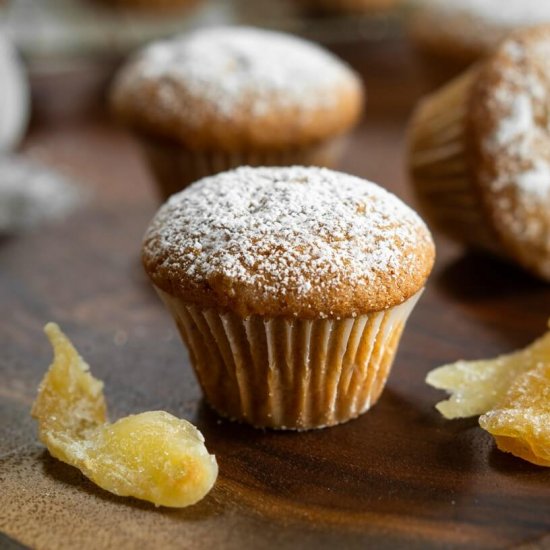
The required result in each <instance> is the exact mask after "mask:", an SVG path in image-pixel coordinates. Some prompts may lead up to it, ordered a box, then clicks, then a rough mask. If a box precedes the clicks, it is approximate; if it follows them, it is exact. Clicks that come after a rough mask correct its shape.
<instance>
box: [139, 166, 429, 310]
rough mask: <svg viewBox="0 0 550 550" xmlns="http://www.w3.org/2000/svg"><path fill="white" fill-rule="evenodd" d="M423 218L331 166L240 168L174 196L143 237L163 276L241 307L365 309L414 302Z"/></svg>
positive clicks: (219, 303)
mask: <svg viewBox="0 0 550 550" xmlns="http://www.w3.org/2000/svg"><path fill="white" fill-rule="evenodd" d="M434 254H435V251H434V245H433V241H432V239H431V236H430V233H429V231H428V230H427V228H426V226H425V225H424V224H423V222H422V221H421V220H420V218H419V217H418V216H417V215H416V214H415V213H414V212H413V211H412V210H411V209H409V208H408V207H406V206H405V205H404V204H403V203H401V202H400V201H399V200H398V199H397V198H396V197H394V196H393V195H391V194H389V193H387V192H386V191H384V190H383V189H381V188H379V187H378V186H376V185H374V184H371V183H369V182H366V181H364V180H360V179H359V178H354V177H352V176H347V175H345V174H340V173H337V172H332V171H330V170H326V169H317V168H299V167H294V168H256V169H253V168H241V169H238V170H235V171H232V172H226V173H224V174H219V175H218V176H214V177H212V178H206V179H205V180H201V182H199V183H196V184H194V185H192V186H191V187H189V188H187V190H185V191H183V192H182V193H179V194H178V195H174V196H173V197H172V198H171V199H170V200H169V201H168V202H167V203H166V204H165V205H164V206H163V207H162V208H161V210H160V211H159V212H158V213H157V215H156V217H155V218H154V220H153V222H152V224H151V226H150V227H149V230H148V231H147V233H146V235H145V239H144V244H143V254H142V258H143V263H144V266H145V270H146V272H147V273H148V275H149V277H150V278H151V280H152V282H153V283H154V284H155V285H156V286H157V287H159V288H160V289H162V290H163V291H165V292H167V293H168V294H171V295H174V296H178V297H180V298H182V299H183V300H184V301H185V302H187V303H189V304H196V305H198V306H199V307H201V308H216V309H217V310H222V311H223V310H230V311H233V312H235V313H237V314H239V315H241V316H244V317H246V316H249V315H253V314H257V315H264V316H273V317H278V316H285V317H290V316H298V317H301V318H312V319H315V318H325V317H330V318H342V317H346V318H347V317H354V316H356V315H362V314H366V313H369V312H372V311H381V310H384V309H387V308H390V307H392V306H395V305H397V304H400V303H403V302H404V301H405V300H407V299H408V298H410V297H411V296H412V295H413V294H415V293H416V292H418V291H419V290H420V289H421V288H422V287H423V286H424V284H425V281H426V279H427V277H428V275H429V273H430V271H431V269H432V266H433V261H434Z"/></svg>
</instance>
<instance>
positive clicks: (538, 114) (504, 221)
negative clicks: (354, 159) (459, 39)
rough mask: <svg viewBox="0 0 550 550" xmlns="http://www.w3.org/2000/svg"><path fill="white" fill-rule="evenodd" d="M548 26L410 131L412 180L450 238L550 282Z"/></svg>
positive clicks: (432, 101) (509, 44)
mask: <svg viewBox="0 0 550 550" xmlns="http://www.w3.org/2000/svg"><path fill="white" fill-rule="evenodd" d="M549 54H550V26H549V25H543V26H539V27H534V28H529V29H524V30H521V31H517V32H516V33H514V34H512V35H511V36H510V37H509V38H508V39H506V40H505V41H504V42H502V44H501V45H500V46H499V47H498V49H497V50H496V52H495V53H494V54H493V55H492V56H491V57H490V58H489V59H488V60H487V61H486V62H484V63H483V64H481V65H479V66H475V67H474V68H472V69H469V71H468V72H467V73H465V74H464V75H463V76H461V77H459V78H458V79H456V80H454V81H453V82H451V83H450V84H448V85H447V86H446V87H444V88H443V89H441V90H439V91H438V92H436V93H434V94H433V95H431V96H429V97H427V98H426V99H425V100H424V101H423V102H422V103H421V104H420V106H419V107H418V109H417V111H416V113H415V115H414V117H413V119H412V122H411V127H410V152H409V154H410V170H411V175H412V181H413V183H414V186H415V188H416V191H417V193H418V196H419V198H420V200H421V202H422V204H423V206H424V209H425V212H426V215H427V216H428V218H429V220H430V221H432V222H433V223H434V225H436V226H437V227H439V228H440V229H441V230H442V231H444V232H446V233H447V234H448V235H449V236H451V237H453V238H455V239H457V240H459V241H462V242H464V243H466V244H469V245H472V246H474V247H483V248H485V249H487V250H490V251H492V252H495V253H497V254H499V255H501V256H504V257H507V258H509V259H511V260H513V261H515V262H517V263H518V264H520V265H522V266H523V267H524V268H526V269H528V270H530V271H531V272H532V273H534V274H536V275H538V276H539V277H542V278H543V279H545V280H547V281H550V131H549V127H550V118H549V117H550V115H549V112H550V92H549V90H550V66H549V65H548V57H549Z"/></svg>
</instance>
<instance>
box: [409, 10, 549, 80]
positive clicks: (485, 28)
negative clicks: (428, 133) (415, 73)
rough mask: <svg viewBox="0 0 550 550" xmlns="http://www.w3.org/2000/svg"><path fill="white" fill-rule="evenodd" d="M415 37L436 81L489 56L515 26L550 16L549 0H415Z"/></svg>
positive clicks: (412, 26) (412, 28) (412, 24)
mask: <svg viewBox="0 0 550 550" xmlns="http://www.w3.org/2000/svg"><path fill="white" fill-rule="evenodd" d="M413 4H415V8H416V9H414V10H413V11H412V13H411V17H410V19H409V29H410V36H411V38H412V40H413V43H414V44H415V46H416V47H417V49H418V51H419V52H420V54H421V57H422V60H423V66H424V68H425V69H426V72H427V74H428V76H429V77H430V80H431V82H432V84H435V85H436V86H438V85H441V84H443V83H444V82H446V81H448V80H450V79H451V78H453V77H455V76H457V75H458V74H459V73H460V72H462V71H463V70H464V69H466V68H467V67H468V66H469V65H471V64H472V63H473V62H475V61H478V60H480V59H482V58H483V57H485V56H487V55H489V54H490V53H491V52H492V51H493V50H494V49H495V48H496V47H497V45H498V44H499V42H500V41H501V40H502V39H504V38H505V37H506V35H507V34H509V33H510V32H511V31H512V30H514V29H517V28H520V27H526V26H531V25H534V24H537V23H544V22H547V21H550V2H548V1H547V0H504V1H503V0H460V1H449V0H415V1H414V2H413Z"/></svg>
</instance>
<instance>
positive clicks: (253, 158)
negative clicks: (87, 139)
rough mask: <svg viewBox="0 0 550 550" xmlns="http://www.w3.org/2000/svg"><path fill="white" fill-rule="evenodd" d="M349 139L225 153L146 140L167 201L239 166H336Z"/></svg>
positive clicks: (147, 149)
mask: <svg viewBox="0 0 550 550" xmlns="http://www.w3.org/2000/svg"><path fill="white" fill-rule="evenodd" d="M345 142H346V138H345V137H343V136H339V137H337V138H333V139H330V140H326V141H323V142H320V143H316V144H314V145H311V146H308V147H303V148H300V147H293V148H291V149H286V150H280V151H248V152H243V153H223V152H218V151H216V152H211V151H205V152H200V151H191V150H188V149H186V148H185V147H184V146H183V145H179V144H173V143H171V142H163V141H153V140H148V139H145V140H142V143H143V146H144V149H145V154H146V157H147V158H148V160H149V164H150V166H151V169H152V172H153V174H154V176H155V178H156V181H157V184H158V186H159V190H160V193H161V196H162V197H163V198H167V197H169V196H170V195H172V194H173V193H177V192H178V191H181V190H182V189H184V188H185V187H187V186H188V185H191V184H192V183H194V182H195V181H197V180H199V179H201V178H204V177H206V176H212V175H214V174H218V173H219V172H225V171H226V170H231V169H232V168H238V167H239V166H294V165H300V166H324V167H327V168H331V167H334V166H335V165H336V164H337V163H338V161H339V159H340V157H341V154H342V151H343V149H344V146H345Z"/></svg>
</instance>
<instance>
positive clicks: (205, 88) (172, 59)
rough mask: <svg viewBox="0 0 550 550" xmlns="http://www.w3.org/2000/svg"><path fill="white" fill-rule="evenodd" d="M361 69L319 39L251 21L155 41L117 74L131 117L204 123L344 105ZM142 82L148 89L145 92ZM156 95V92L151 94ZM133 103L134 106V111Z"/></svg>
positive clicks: (118, 97) (118, 98)
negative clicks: (139, 114)
mask: <svg viewBox="0 0 550 550" xmlns="http://www.w3.org/2000/svg"><path fill="white" fill-rule="evenodd" d="M350 87H351V88H354V89H355V92H356V94H357V95H361V92H360V84H359V81H358V79H357V77H356V76H355V75H354V73H353V72H352V71H351V69H349V68H348V67H347V66H346V65H345V64H344V63H342V62H341V61H340V60H339V59H337V58H336V57H335V56H333V55H332V54H330V53H329V52H328V51H325V50H324V49H322V48H320V47H319V46H317V45H315V44H313V43H310V42H307V41H305V40H302V39H300V38H297V37H294V36H291V35H286V34H282V33H277V32H272V31H266V30H260V29H254V28H248V27H224V28H212V29H200V30H198V31H194V32H192V33H189V34H186V35H182V36H179V37H175V38H173V39H171V40H166V41H164V42H157V43H155V44H153V45H151V46H149V47H147V48H145V49H144V50H143V51H142V52H140V53H139V54H138V55H137V56H136V58H135V59H134V61H133V62H132V63H130V64H129V65H128V66H127V67H126V68H125V69H124V70H123V71H122V73H121V74H120V76H119V78H118V79H117V82H116V85H115V103H118V104H119V110H120V111H121V112H123V113H126V115H127V117H129V118H132V117H134V116H135V115H136V112H139V109H140V106H141V108H142V109H143V110H144V111H145V114H144V113H142V116H146V114H147V111H148V110H151V109H154V112H153V113H151V115H150V118H154V119H156V121H155V123H157V121H159V120H160V121H161V123H162V120H163V119H177V120H180V121H181V120H185V124H186V125H188V126H201V125H202V124H203V123H204V122H205V116H207V115H215V116H216V118H217V119H218V120H220V119H221V120H224V121H225V122H226V123H229V124H230V123H235V121H237V122H240V121H241V119H242V117H243V116H244V114H246V116H247V117H251V118H252V119H254V118H262V117H264V116H267V115H269V114H270V113H271V112H273V111H275V112H276V111H278V110H281V109H282V110H294V111H295V113H294V114H295V117H296V118H300V117H303V116H305V113H307V112H308V111H312V112H314V111H319V110H329V111H330V110H331V109H339V106H338V104H339V100H340V99H341V97H340V96H341V94H340V92H341V90H342V89H348V88H350ZM144 89H145V90H149V89H150V90H151V91H150V92H147V93H144ZM153 98H154V99H153ZM134 111H135V112H134Z"/></svg>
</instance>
